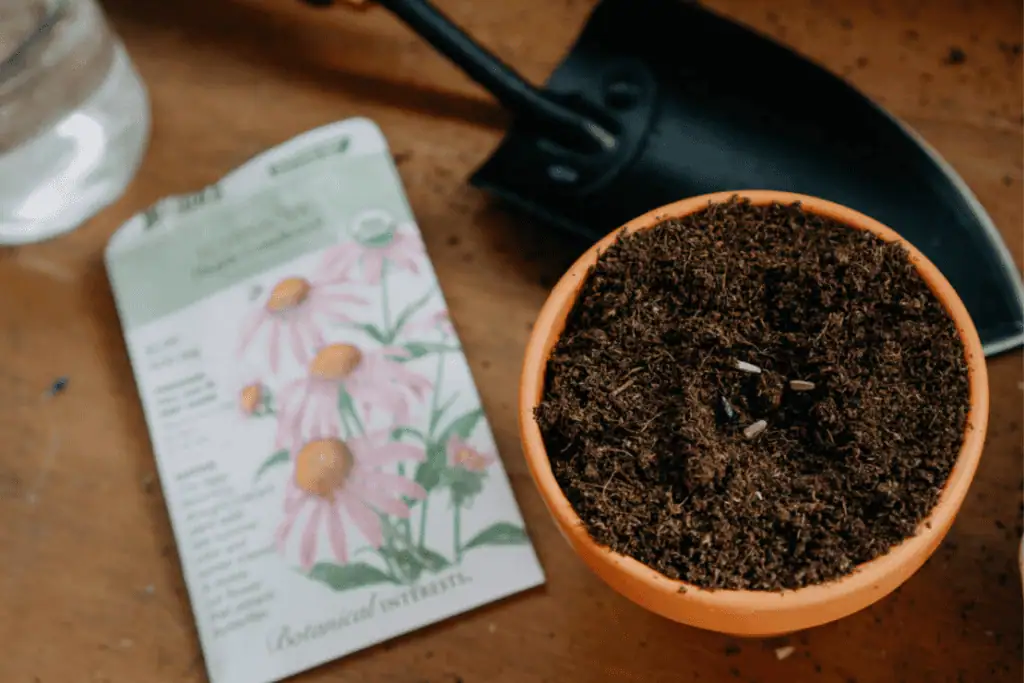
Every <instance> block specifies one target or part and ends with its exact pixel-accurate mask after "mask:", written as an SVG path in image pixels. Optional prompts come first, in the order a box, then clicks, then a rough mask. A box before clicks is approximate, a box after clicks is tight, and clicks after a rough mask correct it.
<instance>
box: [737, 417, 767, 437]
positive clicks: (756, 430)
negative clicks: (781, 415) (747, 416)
mask: <svg viewBox="0 0 1024 683" xmlns="http://www.w3.org/2000/svg"><path fill="white" fill-rule="evenodd" d="M766 429H768V421H767V420H758V421H757V422H754V423H753V424H749V425H747V426H746V427H744V428H743V436H745V437H746V438H748V439H754V438H757V436H758V435H759V434H760V433H761V432H763V431H764V430H766Z"/></svg>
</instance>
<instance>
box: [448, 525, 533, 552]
mask: <svg viewBox="0 0 1024 683" xmlns="http://www.w3.org/2000/svg"><path fill="white" fill-rule="evenodd" d="M529 542H530V539H529V538H528V537H527V536H526V532H525V531H524V530H523V529H522V528H521V527H517V526H516V525H515V524H509V523H508V522H498V523H497V524H492V525H491V526H489V527H487V528H486V529H484V530H483V531H481V532H480V533H478V534H477V535H476V536H474V537H473V538H471V539H470V540H469V541H468V542H466V543H465V544H464V545H463V546H462V549H463V550H469V549H470V548H478V547H480V546H484V545H522V544H524V543H529Z"/></svg>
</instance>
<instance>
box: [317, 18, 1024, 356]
mask: <svg viewBox="0 0 1024 683" xmlns="http://www.w3.org/2000/svg"><path fill="white" fill-rule="evenodd" d="M307 1H309V0H307ZM317 2H318V3H320V2H321V0H317ZM326 2H329V0H326ZM377 4H379V5H381V6H383V7H385V8H386V9H388V10H389V11H391V12H392V13H393V14H394V15H396V16H397V17H398V18H399V19H401V20H402V21H404V22H405V23H406V24H407V25H408V26H409V27H410V28H412V29H413V30H414V31H416V32H417V33H418V34H419V35H420V36H422V37H423V38H424V39H425V40H427V41H428V42H429V43H430V44H431V45H433V46H434V47H435V48H436V49H437V50H439V51H440V52H441V53H443V54H444V55H446V56H447V57H448V58H449V59H451V60H452V61H453V62H454V63H455V64H456V65H458V66H459V67H460V68H462V69H463V70H464V71H465V72H466V73H467V74H468V75H469V76H470V77H471V78H473V79H474V80H475V81H477V83H479V84H480V85H482V86H483V87H484V88H486V89H487V90H488V91H489V92H491V93H492V94H493V95H494V96H495V97H496V98H497V99H498V100H499V101H500V102H501V103H502V104H503V105H504V106H505V107H507V108H508V109H509V110H510V111H511V112H512V113H513V114H514V115H515V120H514V123H513V126H512V128H511V130H509V131H508V134H507V135H506V136H505V139H504V140H503V141H502V142H501V144H500V145H499V147H498V149H497V150H496V151H495V153H494V154H493V156H492V157H491V158H490V159H488V160H487V161H486V162H485V163H484V164H483V165H482V166H481V167H480V168H479V169H478V170H477V171H476V173H474V175H473V176H472V179H471V182H472V183H473V184H474V185H476V186H478V187H480V188H483V189H484V190H486V191H488V192H490V193H492V194H494V195H496V196H497V197H500V198H501V199H503V200H505V201H507V202H508V203H509V204H511V205H512V206H514V207H518V208H520V209H522V210H524V211H525V212H526V213H528V214H531V215H533V216H535V217H537V218H539V219H541V220H543V221H545V222H547V223H549V224H551V225H553V226H556V227H558V228H561V229H564V230H567V231H570V232H572V233H575V234H577V235H580V236H582V237H584V238H586V239H587V240H593V239H596V238H598V237H600V236H603V235H605V234H607V233H608V232H609V231H611V230H614V229H615V228H616V227H617V226H619V225H621V224H622V223H624V222H626V221H627V220H629V219H631V218H633V217H635V216H637V215H639V214H642V213H645V212H647V211H649V210H650V209H652V208H654V207H657V206H660V205H662V204H667V203H669V202H672V201H675V200H677V199H681V198H683V197H687V196H692V195H697V194H704V193H707V192H715V191H720V190H731V189H772V190H787V191H792V192H800V193H803V194H808V195H815V196H819V197H822V198H825V199H830V200H832V201H836V202H839V203H842V204H846V205H847V206H850V207H853V208H855V209H858V210H860V211H862V212H863V213H866V214H868V215H870V216H873V217H875V218H877V219H878V220H880V221H882V222H883V223H885V224H887V225H889V226H891V227H892V228H894V229H895V230H896V231H897V232H899V233H901V234H902V235H903V236H904V237H906V238H907V239H908V240H910V241H911V242H912V243H914V244H915V245H916V246H917V247H918V248H919V249H921V251H923V252H924V253H925V254H926V255H927V256H928V257H929V258H930V259H931V260H932V261H934V262H935V264H936V265H937V266H938V267H939V269H940V270H941V271H942V272H943V273H944V274H945V275H946V277H947V278H948V279H949V280H950V282H951V283H952V284H953V286H954V287H955V288H956V289H957V291H958V292H959V294H960V296H961V298H962V299H963V301H964V303H965V304H966V306H967V308H968V310H969V311H970V313H971V316H972V318H973V319H974V322H975V324H976V326H977V328H978V331H979V333H980V335H981V339H982V343H983V344H984V346H985V351H986V353H987V354H989V355H992V354H995V353H999V352H1001V351H1005V350H1008V349H1011V348H1014V347H1016V346H1018V345H1020V344H1022V342H1024V288H1022V285H1021V279H1020V274H1019V273H1018V272H1017V269H1016V267H1015V266H1014V264H1013V260H1012V259H1011V257H1010V255H1009V253H1008V251H1007V249H1006V246H1005V245H1004V244H1003V242H1002V241H1001V239H1000V237H999V233H998V231H997V229H996V227H995V226H994V225H993V223H992V220H991V219H990V218H989V216H988V215H987V214H986V213H985V210H984V209H983V208H982V207H981V205H980V204H979V203H978V201H977V199H976V198H975V197H974V195H973V194H972V193H971V191H970V190H969V189H968V188H967V186H966V185H965V184H964V182H963V180H962V179H961V178H960V176H958V175H957V173H956V172H955V171H954V170H953V169H952V168H951V167H950V166H949V165H948V164H947V163H946V162H945V161H943V160H942V158H941V157H939V155H938V154H937V153H936V152H935V151H934V150H933V149H932V148H930V147H929V146H928V144H927V143H926V142H925V141H924V140H922V139H921V138H920V137H919V136H918V135H917V134H915V133H914V132H913V131H912V130H910V129H909V128H908V127H907V126H906V125H904V124H902V123H901V122H900V121H898V120H897V119H895V118H894V117H893V116H892V115H890V114H888V113H887V112H886V111H885V110H883V109H882V108H880V107H879V106H877V105H876V104H874V103H873V102H871V101H870V100H868V99H867V98H866V97H864V96H863V95H862V94H860V93H859V92H858V91H856V90H854V89H853V88H852V87H851V86H850V85H848V84H847V83H846V82H844V81H843V80H841V79H840V78H838V77H836V76H834V75H832V74H831V73H829V72H828V71H826V70H824V69H823V68H821V67H819V66H817V65H815V64H814V63H812V62H810V61H808V60H806V59H804V58H803V57H801V56H799V55H797V54H796V53H794V52H792V51H791V50H789V49H787V48H785V47H783V46H781V45H779V44H778V43H775V42H774V41H772V40H771V39H769V38H767V37H764V36H762V35H760V34H758V33H755V32H754V31H752V30H750V29H748V28H745V27H743V26H741V25H739V24H736V23H734V22H732V21H730V20H727V19H725V18H723V17H721V16H719V15H717V14H715V13H713V12H711V11H709V10H707V9H706V8H703V7H701V6H700V5H698V4H696V3H693V2H685V1H683V0H602V1H601V2H599V3H598V4H597V6H596V8H595V9H594V11H593V13H592V14H591V16H590V18H589V19H588V21H587V23H586V25H585V26H584V28H583V32H582V33H581V35H580V37H579V39H578V40H577V41H576V44H575V45H574V46H573V47H572V49H571V50H570V51H569V54H568V56H567V57H566V58H565V60H564V61H563V62H562V63H561V64H560V65H559V66H558V67H557V68H556V69H555V71H554V73H553V74H552V75H551V78H550V79H549V80H548V82H547V84H546V85H545V86H544V88H543V89H539V88H536V87H534V86H533V85H531V84H529V83H527V82H526V81H524V80H523V79H522V78H521V77H520V76H518V75H517V74H516V73H515V72H514V71H513V70H512V69H510V68H509V67H508V66H507V65H505V64H504V63H502V62H501V61H499V60H498V59H497V58H496V57H495V56H493V55H492V54H490V53H488V52H487V51H485V50H484V49H483V48H482V47H480V46H479V45H478V44H476V43H475V42H474V41H473V40H472V39H471V38H470V37H468V36H467V35H466V34H464V33H463V32H462V31H460V30H459V29H458V28H457V27H456V26H455V25H453V24H452V23H451V21H449V20H448V19H447V18H446V17H444V16H443V15H441V14H440V13H439V12H438V11H437V10H436V9H435V8H433V7H432V6H431V5H430V3H429V2H426V1H425V0H379V2H378V3H377Z"/></svg>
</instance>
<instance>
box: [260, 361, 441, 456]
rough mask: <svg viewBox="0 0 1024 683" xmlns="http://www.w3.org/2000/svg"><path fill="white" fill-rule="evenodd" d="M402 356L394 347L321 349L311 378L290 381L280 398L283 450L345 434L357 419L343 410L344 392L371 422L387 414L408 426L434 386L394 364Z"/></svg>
mask: <svg viewBox="0 0 1024 683" xmlns="http://www.w3.org/2000/svg"><path fill="white" fill-rule="evenodd" d="M403 354H408V352H407V351H406V350H405V349H400V348H391V347H381V348H377V349H374V350H373V351H365V352H364V351H363V350H362V349H360V348H359V347H357V346H354V345H352V344H342V343H338V344H330V345H328V346H325V347H323V348H322V349H320V350H319V351H318V352H317V354H316V356H314V358H313V360H312V362H310V364H309V368H308V372H307V374H306V376H305V377H303V378H301V379H297V380H295V381H293V382H291V383H289V384H288V385H287V386H286V387H285V388H284V389H283V390H282V391H281V393H280V396H279V397H278V403H279V406H278V412H279V420H278V435H277V445H278V447H279V448H293V447H294V446H295V444H296V442H297V441H298V440H300V439H301V438H302V436H301V435H303V434H309V433H311V432H330V433H340V432H341V430H342V428H343V427H344V426H345V422H344V421H345V420H346V419H347V418H352V419H353V420H356V419H358V417H357V416H356V415H348V416H346V415H345V414H344V413H343V412H340V411H339V409H338V406H339V394H340V392H341V391H344V392H345V394H346V395H347V396H348V397H349V398H351V400H352V404H353V406H355V407H358V409H359V410H360V412H361V413H362V414H363V415H364V416H366V419H367V420H370V419H372V418H373V417H374V416H375V415H376V414H379V413H383V414H386V415H387V416H388V421H389V422H390V423H391V424H404V423H406V422H407V421H408V419H409V416H410V414H411V412H412V406H413V404H414V403H415V402H418V401H421V400H423V399H424V398H425V396H426V395H427V393H428V392H429V391H430V388H431V384H430V381H429V380H427V379H426V378H424V377H422V376H421V375H419V374H417V373H415V372H413V371H411V370H409V369H407V368H406V367H405V366H404V365H403V364H402V363H401V362H399V361H397V360H395V357H401V356H402V355H403Z"/></svg>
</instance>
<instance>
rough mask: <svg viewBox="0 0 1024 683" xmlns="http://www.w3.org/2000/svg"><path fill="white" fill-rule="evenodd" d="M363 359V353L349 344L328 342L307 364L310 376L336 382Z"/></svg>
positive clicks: (347, 374)
mask: <svg viewBox="0 0 1024 683" xmlns="http://www.w3.org/2000/svg"><path fill="white" fill-rule="evenodd" d="M362 360H363V353H362V351H360V350H359V349H357V348H356V347H354V346H352V345H351V344H330V345H329V346H325V347H324V348H322V349H320V352H319V353H317V354H316V357H315V358H313V362H312V363H310V364H309V374H310V376H312V377H318V378H320V379H326V380H330V381H332V382H337V381H340V380H343V379H345V378H346V377H348V376H349V375H351V374H352V371H353V370H355V369H356V368H357V367H359V363H361V362H362Z"/></svg>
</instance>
